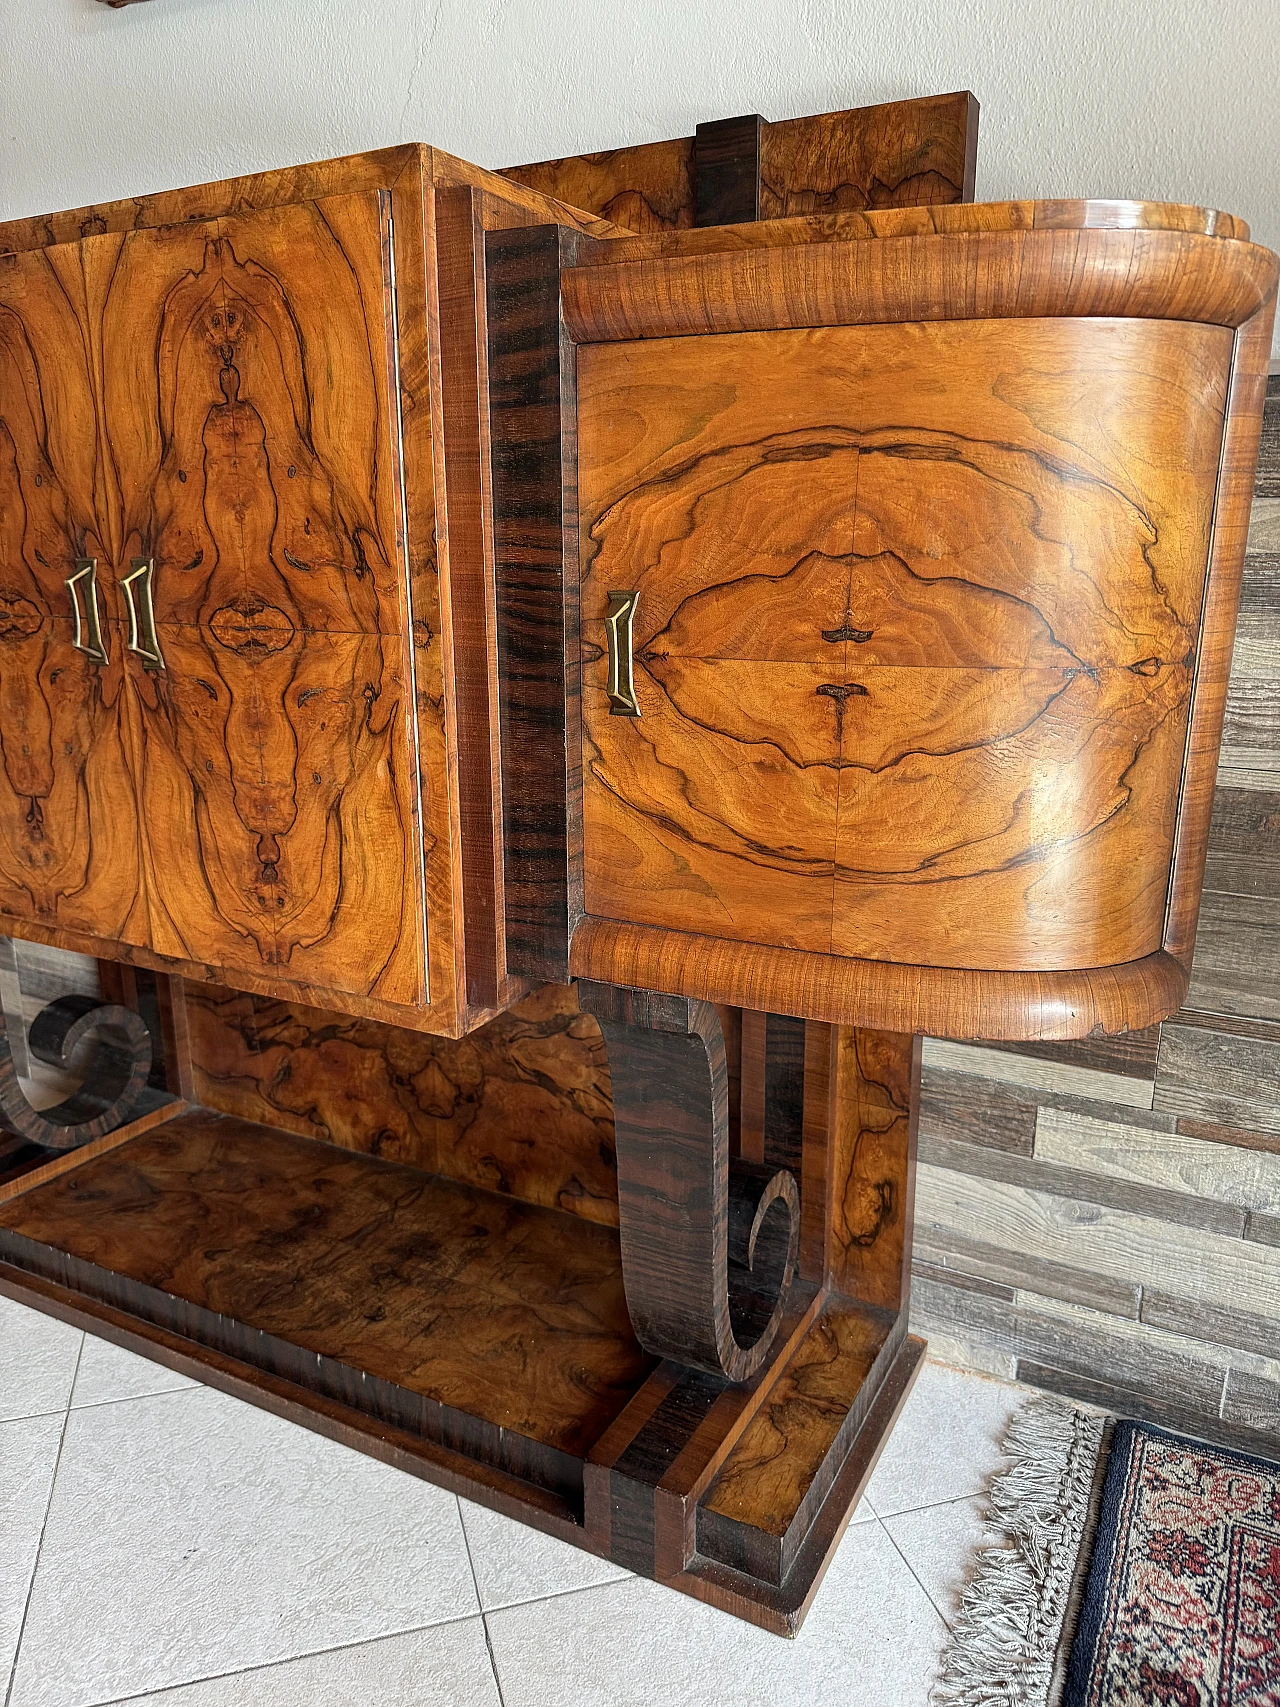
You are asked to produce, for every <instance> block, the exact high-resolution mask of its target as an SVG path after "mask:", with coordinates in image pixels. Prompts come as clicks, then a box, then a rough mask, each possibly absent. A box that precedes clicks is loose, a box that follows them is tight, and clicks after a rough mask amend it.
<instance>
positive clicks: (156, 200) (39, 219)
mask: <svg viewBox="0 0 1280 1707" xmlns="http://www.w3.org/2000/svg"><path fill="white" fill-rule="evenodd" d="M414 174H416V175H417V177H418V181H419V183H420V184H421V185H423V186H425V185H426V184H427V183H428V182H429V183H431V184H433V185H434V186H435V187H436V188H445V187H450V186H456V185H467V186H469V187H471V188H473V189H476V190H481V191H488V192H489V193H490V194H492V195H496V196H499V197H501V198H502V199H504V200H506V201H509V202H511V203H512V204H514V205H515V206H517V207H519V208H522V209H524V210H525V211H526V212H527V213H531V214H533V215H535V216H536V217H537V218H538V219H540V220H545V221H547V222H555V223H559V224H561V225H566V226H569V227H571V228H572V229H575V230H578V231H583V232H587V233H589V234H590V235H591V236H593V237H600V238H605V239H611V240H615V241H616V240H617V239H619V238H622V237H625V236H626V235H627V232H626V230H625V228H624V227H622V226H619V225H615V224H613V223H612V222H611V221H609V220H607V219H603V218H601V217H600V216H599V215H597V214H593V213H585V212H583V210H582V209H580V208H571V207H569V206H568V205H567V204H565V203H563V202H559V201H556V200H555V199H554V198H553V197H551V196H548V195H545V194H542V193H541V192H539V191H536V190H531V189H529V188H527V187H526V186H525V185H523V184H520V183H516V182H514V181H513V180H510V179H507V178H504V177H502V176H501V175H500V174H499V173H497V172H491V171H489V170H487V169H486V168H485V167H483V166H474V165H472V164H471V163H470V162H469V161H466V160H460V159H458V158H456V157H455V156H453V155H450V154H446V153H444V152H443V151H442V150H440V149H433V148H431V147H430V146H428V145H427V144H426V143H421V142H403V143H398V144H396V145H395V146H394V147H391V148H377V149H372V150H369V151H368V152H365V153H360V154H345V155H339V156H336V157H335V158H333V159H329V160H313V161H308V162H305V163H302V164H299V165H294V166H282V167H273V168H271V169H269V170H265V171H261V172H250V173H246V174H244V175H242V176H240V177H236V178H220V179H217V180H215V181H213V182H211V183H206V184H190V185H186V186H182V187H178V188H174V189H165V190H157V191H153V192H149V193H146V194H143V195H136V196H124V197H121V198H120V199H118V200H116V201H109V202H97V203H94V204H92V205H91V206H87V207H77V208H68V209H65V210H63V211H60V212H55V213H37V214H28V215H25V216H20V217H19V218H17V219H10V220H5V221H0V257H3V256H5V255H14V254H22V253H24V252H27V251H30V250H35V249H47V248H52V247H53V246H55V245H57V244H62V243H78V242H81V241H82V240H83V239H85V238H89V237H99V236H105V235H107V234H119V233H127V232H130V231H149V230H154V229H157V228H159V227H164V226H173V225H189V224H196V223H199V222H200V221H203V220H211V219H221V218H227V217H230V216H234V215H243V214H251V213H259V212H263V211H265V210H266V209H268V208H274V207H282V206H286V205H288V204H289V203H293V202H301V201H313V200H316V199H318V198H320V197H324V196H336V195H349V194H357V193H360V192H368V191H371V190H394V189H397V188H410V187H411V184H412V178H413V175H414ZM402 180H404V182H402Z"/></svg>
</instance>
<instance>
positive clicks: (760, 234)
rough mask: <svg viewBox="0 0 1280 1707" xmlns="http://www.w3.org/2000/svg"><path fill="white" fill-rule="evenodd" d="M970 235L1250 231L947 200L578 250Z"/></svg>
mask: <svg viewBox="0 0 1280 1707" xmlns="http://www.w3.org/2000/svg"><path fill="white" fill-rule="evenodd" d="M976 231H1186V232H1191V233H1193V234H1198V235H1200V236H1204V237H1230V238H1235V239H1237V240H1238V241H1240V242H1244V243H1247V242H1248V241H1249V227H1248V225H1247V224H1246V223H1245V222H1244V220H1242V219H1237V218H1236V217H1235V216H1234V215H1233V214H1229V213H1220V212H1219V211H1218V210H1217V209H1216V208H1204V207H1188V206H1185V205H1183V204H1182V203H1179V202H1135V201H1066V200H1063V201H1007V202H972V201H967V200H965V201H961V200H952V201H945V202H931V203H927V204H920V205H910V206H894V207H875V208H866V209H864V210H862V211H860V212H854V211H843V212H840V211H836V212H823V213H802V212H800V211H799V210H798V209H792V210H789V211H788V212H787V213H786V214H785V215H779V216H776V217H771V218H767V219H765V218H761V219H756V220H753V221H749V222H746V223H742V224H728V225H720V226H716V227H715V228H714V229H712V230H709V231H701V232H696V233H695V232H684V231H682V232H680V233H674V232H670V233H668V232H661V231H659V232H650V233H649V234H647V235H645V236H640V235H636V236H627V237H613V238H607V239H602V240H601V241H600V242H599V243H595V244H592V245H591V246H590V247H589V248H588V249H586V250H584V252H583V255H582V258H581V260H580V262H579V265H580V266H584V267H605V266H611V265H613V264H614V263H615V262H622V261H644V260H656V259H660V258H662V257H663V256H683V257H689V256H693V255H711V254H719V253H723V252H725V251H726V250H731V249H774V248H790V247H792V246H794V245H795V244H797V243H821V242H848V241H854V240H857V239H859V238H884V237H930V236H948V235H956V234H960V233H965V232H976Z"/></svg>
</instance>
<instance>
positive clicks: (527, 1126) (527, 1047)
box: [186, 984, 618, 1227]
mask: <svg viewBox="0 0 1280 1707" xmlns="http://www.w3.org/2000/svg"><path fill="white" fill-rule="evenodd" d="M186 1009H187V1014H188V1019H189V1024H190V1033H191V1049H192V1055H193V1062H194V1091H195V1095H196V1096H197V1097H198V1099H199V1101H200V1102H201V1103H203V1104H205V1105H206V1106H207V1107H209V1108H215V1109H219V1110H221V1111H223V1112H224V1113H227V1114H234V1115H237V1116H239V1117H240V1118H242V1119H245V1120H252V1121H257V1122H259V1123H261V1124H262V1125H264V1126H274V1127H279V1128H281V1129H283V1130H284V1131H287V1132H294V1133H297V1134H299V1135H300V1136H302V1137H308V1138H317V1139H321V1140H323V1141H324V1142H325V1143H328V1144H336V1145H339V1146H340V1147H341V1148H343V1149H348V1150H357V1151H362V1152H364V1153H365V1154H366V1155H372V1156H381V1157H383V1158H384V1159H385V1160H387V1161H394V1162H405V1163H409V1164H411V1165H412V1166H414V1167H417V1168H421V1169H423V1170H424V1171H425V1172H428V1173H439V1174H444V1175H445V1176H446V1177H448V1178H450V1179H456V1180H461V1181H463V1182H465V1183H467V1184H470V1185H476V1186H481V1187H483V1188H484V1189H485V1190H487V1191H498V1192H503V1193H505V1194H507V1195H508V1196H512V1197H518V1198H520V1199H522V1200H523V1201H525V1202H527V1203H534V1204H540V1205H542V1206H544V1207H546V1208H551V1209H560V1210H564V1211H566V1212H568V1213H569V1214H573V1215H579V1216H581V1217H583V1219H585V1220H588V1221H595V1222H598V1223H600V1224H602V1225H605V1226H615V1227H616V1226H617V1224H618V1184H617V1164H616V1161H615V1157H614V1139H613V1101H612V1092H611V1087H610V1076H609V1062H608V1059H607V1057H606V1054H605V1047H604V1042H603V1039H602V1038H601V1036H600V1028H599V1026H598V1025H597V1024H596V1022H595V1020H594V1019H593V1018H591V1016H590V1015H589V1014H584V1013H582V1012H581V1011H580V1008H579V1004H578V999H577V996H576V994H575V992H574V991H573V990H572V989H571V988H566V987H565V986H563V985H555V984H549V985H546V986H544V987H543V988H542V989H540V990H538V991H537V992H535V993H534V994H533V995H531V996H527V997H525V999H524V1000H523V1001H522V1002H519V1003H517V1005H516V1006H515V1007H513V1008H511V1009H510V1010H509V1011H508V1012H506V1013H504V1014H501V1015H499V1016H498V1017H497V1018H496V1019H493V1020H491V1021H490V1022H489V1023H488V1024H487V1025H484V1026H481V1027H479V1028H478V1029H477V1030H475V1031H473V1032H471V1033H470V1035H469V1036H467V1037H465V1038H461V1039H457V1040H455V1039H451V1038H440V1037H432V1036H430V1035H429V1034H427V1033H424V1032H420V1031H409V1030H406V1029H405V1028H403V1027H400V1026H391V1025H384V1024H381V1023H379V1022H377V1021H375V1020H370V1019H358V1018H354V1017H344V1016H342V1015H340V1014H334V1013H327V1012H324V1011H322V1010H319V1009H316V1008H308V1007H302V1006H300V1005H298V1004H297V1003H293V1002H282V1001H271V1000H268V999H266V998H263V997H260V996H251V995H247V994H245V993H243V992H241V991H238V990H228V989H224V988H220V987H219V986H217V985H196V984H189V985H188V986H187V999H186Z"/></svg>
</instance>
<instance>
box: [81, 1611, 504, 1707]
mask: <svg viewBox="0 0 1280 1707" xmlns="http://www.w3.org/2000/svg"><path fill="white" fill-rule="evenodd" d="M477 1617H479V1614H478V1613H476V1612H462V1613H459V1614H458V1616H457V1617H456V1618H438V1619H436V1621H435V1622H434V1623H432V1624H408V1625H406V1626H405V1628H404V1629H403V1630H386V1631H384V1632H383V1633H382V1634H381V1635H378V1636H361V1637H360V1638H359V1639H358V1640H356V1641H354V1642H338V1643H336V1644H335V1645H334V1646H333V1647H331V1648H304V1649H302V1650H300V1651H299V1652H298V1653H295V1654H282V1655H281V1656H280V1658H279V1659H275V1660H263V1661H262V1663H261V1664H260V1665H252V1666H241V1667H239V1668H238V1669H236V1670H235V1671H210V1672H203V1673H201V1675H200V1676H199V1677H184V1678H180V1679H179V1680H178V1682H176V1683H162V1684H159V1685H157V1686H156V1687H155V1688H152V1689H144V1690H142V1691H140V1692H136V1693H134V1694H133V1695H113V1696H112V1697H111V1699H110V1700H109V1701H90V1702H84V1703H82V1704H81V1707H129V1704H130V1703H131V1702H135V1701H142V1702H147V1701H154V1700H158V1699H159V1698H160V1696H162V1695H167V1694H169V1693H170V1691H172V1690H175V1689H194V1688H197V1687H199V1685H201V1684H204V1683H223V1682H225V1681H226V1680H227V1679H228V1678H233V1677H253V1676H255V1675H256V1674H257V1673H258V1672H264V1671H278V1670H279V1668H280V1667H281V1666H292V1665H298V1664H299V1663H300V1662H301V1661H303V1660H317V1659H320V1660H322V1659H325V1658H326V1657H327V1656H328V1655H330V1654H347V1653H352V1652H354V1650H355V1649H356V1648H375V1647H377V1645H378V1644H379V1642H398V1641H401V1640H403V1638H404V1637H405V1636H420V1635H424V1634H425V1633H426V1632H427V1631H428V1630H443V1629H445V1628H446V1627H447V1626H448V1625H450V1624H470V1623H471V1621H472V1619H474V1618H477Z"/></svg>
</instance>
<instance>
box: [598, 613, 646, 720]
mask: <svg viewBox="0 0 1280 1707" xmlns="http://www.w3.org/2000/svg"><path fill="white" fill-rule="evenodd" d="M639 603H640V594H639V591H638V590H636V589H634V588H633V589H631V590H629V591H611V592H610V594H609V614H608V615H607V616H606V617H605V619H604V626H605V630H606V632H607V633H608V636H609V715H610V717H639V715H640V704H639V701H638V700H637V699H636V683H635V673H634V669H633V665H632V656H631V655H632V651H633V649H634V646H635V639H634V635H633V628H634V625H635V616H636V606H637V605H638V604H639Z"/></svg>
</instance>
